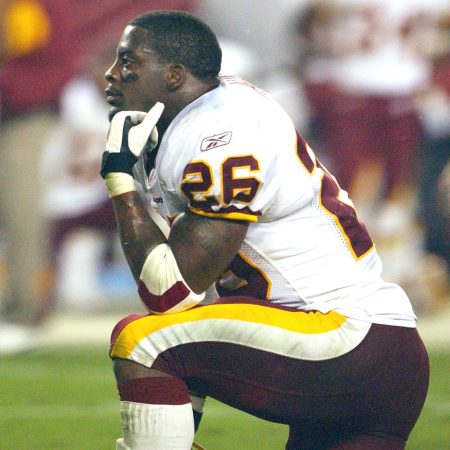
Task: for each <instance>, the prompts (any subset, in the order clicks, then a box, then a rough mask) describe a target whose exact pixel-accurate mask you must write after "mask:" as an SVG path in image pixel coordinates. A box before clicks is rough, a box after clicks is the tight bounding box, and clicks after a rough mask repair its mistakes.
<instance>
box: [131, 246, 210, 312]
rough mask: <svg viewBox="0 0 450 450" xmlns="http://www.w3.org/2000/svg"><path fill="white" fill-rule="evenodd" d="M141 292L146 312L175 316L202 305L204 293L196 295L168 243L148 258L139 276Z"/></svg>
mask: <svg viewBox="0 0 450 450" xmlns="http://www.w3.org/2000/svg"><path fill="white" fill-rule="evenodd" d="M138 292H139V295H140V297H141V299H142V301H143V302H144V304H145V306H146V307H147V309H148V310H149V311H150V312H152V313H155V314H172V313H177V312H180V311H184V310H186V309H190V308H192V307H194V306H195V305H197V304H199V303H200V302H201V301H202V300H203V299H204V297H205V293H204V292H203V293H201V294H196V293H195V292H193V291H192V290H191V289H190V288H189V286H188V285H187V283H186V282H185V281H184V279H183V276H182V275H181V272H180V270H179V268H178V265H177V261H176V259H175V256H174V255H173V253H172V250H171V249H170V246H169V245H168V244H160V245H158V246H157V247H155V248H154V249H153V250H152V251H151V252H150V253H149V255H148V256H147V259H146V260H145V263H144V266H143V267H142V271H141V275H140V277H139V283H138Z"/></svg>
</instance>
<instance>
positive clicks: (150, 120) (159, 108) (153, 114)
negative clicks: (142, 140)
mask: <svg viewBox="0 0 450 450" xmlns="http://www.w3.org/2000/svg"><path fill="white" fill-rule="evenodd" d="M163 111H164V103H161V102H156V103H155V104H154V106H153V107H152V108H150V110H149V111H148V113H147V115H146V116H145V118H144V121H143V122H142V125H143V126H144V127H146V128H147V127H148V128H149V129H150V131H151V130H152V129H153V127H154V126H155V125H156V124H157V123H158V120H159V118H160V117H161V114H162V112H163ZM150 131H149V133H150Z"/></svg>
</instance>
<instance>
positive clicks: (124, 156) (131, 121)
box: [100, 102, 164, 178]
mask: <svg viewBox="0 0 450 450" xmlns="http://www.w3.org/2000/svg"><path fill="white" fill-rule="evenodd" d="M163 110H164V105H163V104H162V103H159V102H157V103H156V104H155V105H154V106H153V107H152V108H151V109H150V111H149V112H148V113H144V112H141V111H121V112H119V113H117V114H116V115H115V116H114V117H113V119H112V121H111V125H110V127H109V132H108V138H107V142H106V151H105V152H104V153H103V159H102V168H101V171H100V175H101V176H102V177H103V178H105V177H106V175H107V174H108V173H111V172H123V173H128V174H130V175H132V173H133V166H134V164H135V163H136V161H137V159H138V158H139V156H140V154H141V153H142V152H143V151H144V149H146V150H153V149H154V148H155V147H156V145H157V144H158V129H157V128H156V124H157V122H158V120H159V118H160V117H161V114H162V112H163Z"/></svg>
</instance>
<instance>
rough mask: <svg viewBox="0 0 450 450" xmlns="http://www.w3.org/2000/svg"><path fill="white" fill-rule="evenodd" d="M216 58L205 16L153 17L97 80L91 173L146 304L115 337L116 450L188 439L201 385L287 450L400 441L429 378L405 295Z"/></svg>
mask: <svg viewBox="0 0 450 450" xmlns="http://www.w3.org/2000/svg"><path fill="white" fill-rule="evenodd" d="M220 64H221V50H220V47H219V45H218V43H217V39H216V37H215V35H214V33H213V32H212V31H211V30H210V28H209V27H208V26H207V25H206V24H204V23H203V22H201V21H200V20H198V19H197V18H195V17H193V16H191V15H187V14H185V13H180V12H165V11H159V12H152V13H148V14H144V15H141V16H139V17H137V18H135V19H133V20H131V21H130V22H129V24H128V25H127V26H126V28H125V30H124V31H123V34H122V36H121V38H120V41H119V44H118V47H117V57H116V60H115V61H114V63H113V65H112V66H111V68H110V69H109V70H108V71H107V73H106V79H107V81H108V87H107V89H106V95H107V101H108V102H109V104H110V105H111V108H110V118H111V126H110V131H109V134H108V139H107V146H106V152H105V154H104V158H103V162H102V170H101V174H102V176H103V177H104V179H105V182H106V186H107V189H108V192H109V195H110V197H111V199H112V203H113V206H114V210H115V214H116V218H117V226H118V229H119V233H120V237H121V241H122V246H123V250H124V253H125V256H126V258H127V261H128V263H129V265H130V269H131V271H132V273H133V275H134V277H135V279H136V282H137V286H138V292H139V295H140V298H141V299H142V301H143V303H144V304H145V306H146V308H147V309H148V311H149V313H148V314H145V315H142V314H136V315H131V316H129V317H126V318H125V319H123V320H122V321H120V322H119V323H118V324H117V326H116V327H115V329H114V330H113V333H112V339H111V352H110V355H111V358H112V359H113V364H114V372H115V376H116V379H117V385H118V390H119V395H120V399H121V417H122V428H123V438H120V439H119V440H118V441H117V448H120V449H167V450H169V449H170V450H174V449H190V448H191V445H192V443H193V439H194V432H195V429H196V427H197V426H198V422H199V419H200V418H201V414H202V408H203V404H204V399H205V398H206V397H207V396H210V397H213V398H215V399H218V400H219V401H222V402H224V403H226V404H229V405H231V406H233V407H235V408H238V409H240V410H242V411H245V412H247V413H250V414H253V415H255V416H257V417H260V418H263V419H266V420H269V421H274V422H279V423H283V424H287V425H289V429H290V432H289V439H288V442H287V444H286V448H287V449H290V450H294V449H295V450H298V449H314V450H317V449H331V448H332V449H350V448H351V449H364V450H368V449H377V450H380V449H389V450H393V449H401V448H404V446H405V443H406V440H407V438H408V435H409V433H410V431H411V430H412V428H413V426H414V424H415V423H416V421H417V419H418V417H419V414H420V411H421V409H422V406H423V403H424V400H425V397H426V393H427V388H428V376H429V367H428V357H427V353H426V350H425V348H424V345H423V343H422V341H421V339H420V337H419V335H418V333H417V330H416V317H415V315H414V312H413V310H412V307H411V304H410V301H409V299H408V297H407V295H406V294H405V292H404V291H403V290H402V289H401V288H400V287H399V286H397V285H395V284H390V283H387V282H385V281H384V280H383V279H382V278H381V276H380V273H381V262H380V259H379V257H378V255H377V252H376V249H375V247H374V244H373V242H372V240H371V238H370V236H369V234H368V232H367V230H366V228H365V226H364V225H363V223H361V221H360V220H359V219H358V216H357V214H356V212H355V209H354V207H353V204H352V202H351V200H350V199H349V198H348V196H347V193H346V192H345V191H343V190H342V189H341V188H340V187H339V184H338V182H337V180H336V179H335V178H334V177H333V175H332V174H331V173H329V172H328V170H327V169H326V168H325V167H324V166H323V165H322V164H321V163H320V161H319V160H318V159H317V158H316V156H315V154H314V152H313V150H312V149H311V148H310V147H309V146H308V144H307V143H306V142H305V140H304V139H303V138H302V137H301V136H300V134H299V133H298V132H297V131H296V130H295V128H294V125H293V123H292V121H291V119H290V118H289V117H288V115H287V114H286V113H285V111H284V110H283V109H282V108H281V107H280V106H279V105H278V104H276V103H275V102H274V101H273V100H272V99H271V98H270V96H269V95H267V94H266V93H265V92H263V91H262V90H260V89H258V88H257V87H255V86H253V85H251V84H250V83H248V82H245V81H243V80H241V79H238V78H234V77H221V76H219V73H220ZM149 208H150V210H149ZM155 211H158V214H159V215H157V214H156V213H155ZM161 216H162V217H164V219H165V222H164V223H167V224H170V230H169V231H168V230H167V229H165V227H164V226H162V224H161V220H160V219H159V217H161ZM167 228H168V227H167ZM212 285H215V289H216V290H217V294H216V297H217V298H215V299H214V300H213V301H206V302H205V301H204V300H205V298H206V297H205V292H206V291H208V292H211V286H212ZM249 439H251V436H250V435H249Z"/></svg>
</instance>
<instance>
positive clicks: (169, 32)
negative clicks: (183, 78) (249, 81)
mask: <svg viewBox="0 0 450 450" xmlns="http://www.w3.org/2000/svg"><path fill="white" fill-rule="evenodd" d="M129 24H130V25H135V26H139V27H142V28H145V29H146V30H147V31H148V45H149V47H150V48H151V49H152V50H154V51H155V52H156V53H157V54H158V56H159V57H160V58H161V59H162V60H163V61H165V62H168V63H175V64H182V65H184V66H186V67H187V68H188V69H189V70H190V71H191V73H192V74H193V75H194V76H195V77H197V78H200V79H204V78H208V77H215V76H217V75H218V74H219V72H220V67H221V64H222V50H221V49H220V45H219V43H218V41H217V37H216V35H215V34H214V32H213V31H212V30H211V28H209V26H208V25H206V24H205V23H204V22H202V21H201V20H200V19H198V18H197V17H195V16H193V15H191V14H187V13H185V12H182V11H152V12H149V13H145V14H142V15H140V16H137V17H135V18H134V19H132V20H131V21H130V22H129Z"/></svg>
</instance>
